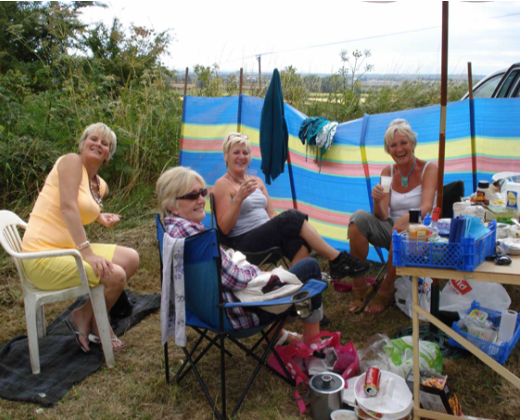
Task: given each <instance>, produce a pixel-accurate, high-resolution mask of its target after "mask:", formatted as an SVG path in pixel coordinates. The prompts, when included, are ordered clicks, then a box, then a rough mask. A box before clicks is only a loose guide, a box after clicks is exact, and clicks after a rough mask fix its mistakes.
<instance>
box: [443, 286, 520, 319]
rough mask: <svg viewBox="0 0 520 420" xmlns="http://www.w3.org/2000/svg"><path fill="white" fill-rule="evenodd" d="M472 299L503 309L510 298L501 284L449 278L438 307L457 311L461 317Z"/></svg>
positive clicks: (507, 305)
mask: <svg viewBox="0 0 520 420" xmlns="http://www.w3.org/2000/svg"><path fill="white" fill-rule="evenodd" d="M474 300H476V301H477V302H479V303H480V304H481V305H482V306H484V307H486V308H489V309H494V310H495V311H505V310H507V309H509V306H510V305H511V298H510V297H509V295H508V294H507V291H506V289H505V288H504V286H502V285H501V284H498V283H485V282H481V281H467V280H450V281H449V282H448V283H447V284H446V286H444V289H442V292H441V294H440V305H439V306H440V308H439V309H440V310H441V311H452V312H458V313H459V316H460V317H461V318H462V316H463V315H464V314H466V312H467V311H468V309H469V308H470V307H471V302H473V301H474Z"/></svg>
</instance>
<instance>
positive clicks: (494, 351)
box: [449, 301, 520, 365]
mask: <svg viewBox="0 0 520 420" xmlns="http://www.w3.org/2000/svg"><path fill="white" fill-rule="evenodd" d="M473 309H478V310H480V311H484V312H487V313H488V320H489V321H491V322H493V325H494V326H495V327H496V328H497V329H498V328H499V327H500V320H501V319H502V313H500V312H499V311H494V310H493V309H488V308H483V307H481V306H480V303H478V302H477V301H473V303H472V304H471V308H469V310H468V312H467V313H468V314H469V313H470V312H471V311H472V310H473ZM459 324H460V326H459ZM460 327H462V321H458V322H454V323H453V326H452V328H453V331H455V332H457V333H459V334H460V335H461V336H463V337H464V338H465V339H466V340H468V341H469V342H470V343H471V344H474V345H475V346H477V347H478V348H479V349H480V350H482V351H483V352H484V353H486V354H487V355H489V356H491V357H492V358H493V359H495V360H496V361H497V362H498V363H500V364H501V365H503V364H504V363H505V362H506V360H507V358H508V357H509V355H510V354H511V352H512V351H513V349H514V348H515V346H516V344H517V343H518V340H519V339H520V315H519V316H518V318H517V320H516V327H515V333H514V334H513V338H512V339H511V341H510V342H509V343H502V344H500V345H497V344H493V343H491V342H489V341H486V340H483V339H481V338H478V337H475V336H473V335H471V334H469V333H467V332H464V331H461V330H460ZM449 344H450V346H453V347H460V348H462V349H465V347H464V346H462V345H460V344H459V343H457V342H456V341H455V340H454V339H453V338H450V342H449Z"/></svg>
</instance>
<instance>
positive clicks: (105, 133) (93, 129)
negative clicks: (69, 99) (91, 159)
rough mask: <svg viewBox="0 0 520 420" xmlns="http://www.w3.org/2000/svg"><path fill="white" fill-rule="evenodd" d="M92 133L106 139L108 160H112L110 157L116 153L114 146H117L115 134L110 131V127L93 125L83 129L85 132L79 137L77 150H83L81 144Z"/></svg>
mask: <svg viewBox="0 0 520 420" xmlns="http://www.w3.org/2000/svg"><path fill="white" fill-rule="evenodd" d="M92 133H99V135H101V136H102V137H106V138H107V140H108V160H110V159H112V156H113V155H114V153H115V152H116V146H117V137H116V134H115V133H114V132H113V131H112V130H111V129H110V127H109V126H108V125H106V124H103V123H95V124H91V125H89V126H88V127H87V128H85V131H83V134H82V135H81V137H80V139H79V150H80V152H81V150H82V149H83V143H85V140H86V139H87V137H88V136H89V135H90V134H92Z"/></svg>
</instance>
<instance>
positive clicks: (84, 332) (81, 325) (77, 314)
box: [70, 309, 91, 352]
mask: <svg viewBox="0 0 520 420" xmlns="http://www.w3.org/2000/svg"><path fill="white" fill-rule="evenodd" d="M81 315H82V314H81V311H80V310H79V309H75V310H73V311H72V313H71V314H70V316H71V318H72V321H73V322H74V325H76V328H77V329H78V331H79V332H80V333H81V335H78V340H79V342H80V343H81V346H82V347H83V348H84V349H85V350H86V351H87V352H89V351H90V347H89V345H88V339H87V338H86V337H88V334H89V332H90V327H91V326H90V322H89V321H87V320H86V319H85V318H84V317H82V316H81Z"/></svg>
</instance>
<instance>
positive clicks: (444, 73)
mask: <svg viewBox="0 0 520 420" xmlns="http://www.w3.org/2000/svg"><path fill="white" fill-rule="evenodd" d="M448 10H449V2H447V1H443V2H442V54H441V121H440V129H439V176H438V178H437V207H440V208H441V209H442V201H443V198H444V193H443V186H444V158H445V154H446V103H447V102H448V101H447V99H448Z"/></svg>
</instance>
